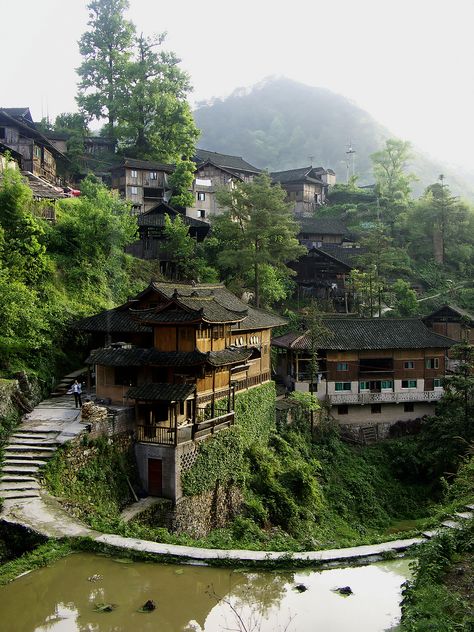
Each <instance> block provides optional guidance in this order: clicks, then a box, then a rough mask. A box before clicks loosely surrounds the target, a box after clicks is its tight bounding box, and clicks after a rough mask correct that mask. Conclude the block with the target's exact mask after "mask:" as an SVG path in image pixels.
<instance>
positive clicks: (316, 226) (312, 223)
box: [300, 217, 348, 235]
mask: <svg viewBox="0 0 474 632" xmlns="http://www.w3.org/2000/svg"><path fill="white" fill-rule="evenodd" d="M347 233H348V230H347V226H346V225H345V224H344V223H343V222H341V220H339V219H336V218H333V217H315V218H311V219H310V218H308V219H302V220H301V221H300V235H301V234H317V235H346V234H347Z"/></svg>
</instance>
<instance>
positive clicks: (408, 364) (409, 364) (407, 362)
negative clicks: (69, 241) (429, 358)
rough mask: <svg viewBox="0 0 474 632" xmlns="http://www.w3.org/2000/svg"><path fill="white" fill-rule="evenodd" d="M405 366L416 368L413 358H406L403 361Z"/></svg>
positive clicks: (405, 367)
mask: <svg viewBox="0 0 474 632" xmlns="http://www.w3.org/2000/svg"><path fill="white" fill-rule="evenodd" d="M403 368H404V369H414V368H415V363H414V361H413V360H406V361H405V362H404V363H403Z"/></svg>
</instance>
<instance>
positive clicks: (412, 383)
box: [402, 380, 416, 388]
mask: <svg viewBox="0 0 474 632" xmlns="http://www.w3.org/2000/svg"><path fill="white" fill-rule="evenodd" d="M402 388H416V380H402Z"/></svg>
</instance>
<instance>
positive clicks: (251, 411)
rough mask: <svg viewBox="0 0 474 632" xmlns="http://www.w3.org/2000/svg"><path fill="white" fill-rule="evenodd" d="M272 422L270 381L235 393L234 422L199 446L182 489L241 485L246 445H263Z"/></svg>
mask: <svg viewBox="0 0 474 632" xmlns="http://www.w3.org/2000/svg"><path fill="white" fill-rule="evenodd" d="M274 423H275V385H274V384H273V382H271V383H270V384H265V385H263V386H260V387H258V388H253V389H252V390H250V391H248V392H246V393H237V394H236V396H235V425H234V426H233V427H232V428H230V429H229V430H227V431H225V432H220V433H219V434H218V435H217V436H216V437H214V438H213V439H212V440H211V441H205V442H203V443H201V444H200V446H199V453H198V458H197V460H196V463H195V464H194V465H193V467H192V468H191V469H190V470H188V471H187V472H185V473H184V475H183V481H182V482H183V491H184V493H185V494H186V495H189V496H192V495H195V494H200V493H202V492H204V491H210V490H212V489H213V488H214V486H215V484H216V482H217V481H219V483H221V484H226V483H237V484H243V483H244V481H245V479H246V478H247V476H248V459H247V458H246V450H247V448H248V447H249V446H250V445H252V444H254V443H258V444H265V442H266V441H268V437H269V434H270V431H271V429H272V428H273V427H274Z"/></svg>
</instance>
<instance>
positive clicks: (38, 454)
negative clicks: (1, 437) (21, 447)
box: [4, 449, 53, 462]
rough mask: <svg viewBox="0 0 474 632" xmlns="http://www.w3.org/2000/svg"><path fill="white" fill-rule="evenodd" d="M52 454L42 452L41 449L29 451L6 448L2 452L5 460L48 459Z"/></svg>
mask: <svg viewBox="0 0 474 632" xmlns="http://www.w3.org/2000/svg"><path fill="white" fill-rule="evenodd" d="M52 456H53V455H52V454H51V452H44V451H43V450H34V451H29V452H15V451H11V450H9V449H6V450H5V452H4V457H5V460H6V461H10V462H11V461H15V460H16V461H31V460H33V461H34V460H36V459H41V460H44V459H50V458H51V457H52Z"/></svg>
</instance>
